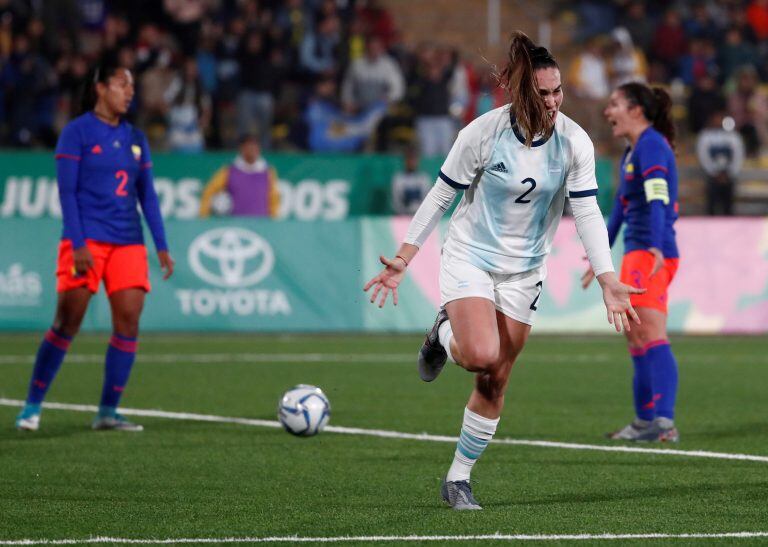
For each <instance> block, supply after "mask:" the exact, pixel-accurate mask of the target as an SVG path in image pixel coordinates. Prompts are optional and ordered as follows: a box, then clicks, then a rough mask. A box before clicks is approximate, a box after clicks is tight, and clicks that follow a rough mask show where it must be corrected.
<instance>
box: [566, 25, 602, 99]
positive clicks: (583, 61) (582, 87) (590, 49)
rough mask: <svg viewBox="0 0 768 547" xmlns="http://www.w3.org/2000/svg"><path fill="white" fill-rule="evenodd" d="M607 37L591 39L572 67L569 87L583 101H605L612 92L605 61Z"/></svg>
mask: <svg viewBox="0 0 768 547" xmlns="http://www.w3.org/2000/svg"><path fill="white" fill-rule="evenodd" d="M605 45H606V44H605V37H604V36H594V37H592V38H590V39H589V40H588V41H587V43H586V44H585V46H584V49H583V50H582V52H581V53H579V54H578V55H577V56H576V58H575V59H574V61H573V64H572V65H571V71H570V78H569V79H568V85H569V86H570V87H571V88H572V90H573V92H574V93H575V94H576V95H577V96H578V97H581V98H583V99H587V100H590V101H604V100H605V99H606V98H607V97H608V95H609V94H610V92H611V88H610V85H609V83H608V65H607V63H606V61H605V56H604V54H603V50H604V49H605Z"/></svg>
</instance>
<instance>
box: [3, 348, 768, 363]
mask: <svg viewBox="0 0 768 547" xmlns="http://www.w3.org/2000/svg"><path fill="white" fill-rule="evenodd" d="M34 358H35V356H34V355H33V354H31V353H30V354H24V355H0V365H31V364H32V363H33V362H34ZM136 359H137V361H138V362H140V363H154V364H157V363H159V364H211V365H215V364H220V363H230V364H232V363H254V364H256V363H265V364H273V363H327V362H331V363H350V364H356V363H361V364H370V363H412V362H415V361H416V352H415V351H414V352H413V353H382V354H375V353H157V354H142V353H139V354H138V355H137V356H136ZM520 360H521V362H526V361H528V362H537V363H610V362H624V361H626V359H625V358H624V357H617V356H615V355H611V354H608V353H588V354H587V353H581V354H580V353H559V354H558V353H554V354H547V355H536V354H533V355H523V356H522V357H521V358H520ZM728 360H729V362H735V361H744V362H749V363H754V364H762V363H768V354H766V355H761V356H758V355H730V356H729V357H728ZM687 361H691V362H693V363H705V364H711V363H719V362H721V361H722V358H720V357H718V356H715V355H695V356H689V357H688V358H687ZM66 362H67V363H72V364H101V363H103V362H104V354H103V353H73V354H71V355H67V359H66Z"/></svg>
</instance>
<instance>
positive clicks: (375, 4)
mask: <svg viewBox="0 0 768 547" xmlns="http://www.w3.org/2000/svg"><path fill="white" fill-rule="evenodd" d="M357 16H358V17H359V18H360V19H361V22H362V23H363V26H364V32H365V33H366V34H368V35H369V36H375V37H376V38H378V39H379V40H381V43H382V44H384V48H385V49H389V48H390V47H392V46H393V45H394V42H395V39H396V34H397V32H396V30H395V22H394V20H393V19H392V15H391V14H390V13H389V12H388V11H387V10H386V9H385V8H384V7H383V6H381V2H379V1H378V0H368V1H367V2H365V3H364V4H363V6H362V7H361V8H360V9H359V10H358V13H357Z"/></svg>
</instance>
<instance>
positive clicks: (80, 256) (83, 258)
mask: <svg viewBox="0 0 768 547" xmlns="http://www.w3.org/2000/svg"><path fill="white" fill-rule="evenodd" d="M72 258H73V259H74V262H75V265H74V268H75V271H74V273H75V275H76V276H78V277H79V276H82V275H85V274H87V273H88V270H89V269H91V268H93V255H92V254H91V251H90V250H89V249H88V247H86V246H85V245H83V246H82V247H80V248H79V249H75V250H74V251H72Z"/></svg>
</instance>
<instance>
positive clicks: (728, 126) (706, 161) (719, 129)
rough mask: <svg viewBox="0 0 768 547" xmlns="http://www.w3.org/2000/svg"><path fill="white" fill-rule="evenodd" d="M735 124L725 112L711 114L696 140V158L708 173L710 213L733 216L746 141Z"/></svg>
mask: <svg viewBox="0 0 768 547" xmlns="http://www.w3.org/2000/svg"><path fill="white" fill-rule="evenodd" d="M733 126H734V121H733V119H731V118H725V119H724V116H723V112H722V111H714V112H712V113H711V114H710V117H709V120H708V124H707V127H706V128H705V129H704V130H703V131H702V132H701V133H700V134H699V138H698V139H697V141H696V155H697V156H698V158H699V163H701V167H702V169H704V172H705V173H706V174H707V214H709V215H731V214H733V190H734V184H735V181H736V179H737V178H738V176H739V172H740V171H741V166H742V164H743V162H744V142H743V141H742V139H741V136H740V135H739V134H738V133H737V132H736V131H734V130H733V128H734V127H733Z"/></svg>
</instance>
